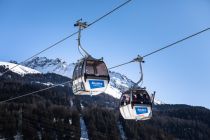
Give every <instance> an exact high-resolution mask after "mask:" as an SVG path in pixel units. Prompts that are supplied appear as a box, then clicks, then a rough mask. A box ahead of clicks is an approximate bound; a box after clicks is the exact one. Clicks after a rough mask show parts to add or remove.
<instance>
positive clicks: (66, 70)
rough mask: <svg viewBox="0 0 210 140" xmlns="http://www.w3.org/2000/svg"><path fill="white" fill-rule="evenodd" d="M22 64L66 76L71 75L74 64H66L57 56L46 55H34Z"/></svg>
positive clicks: (43, 71)
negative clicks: (49, 57)
mask: <svg viewBox="0 0 210 140" xmlns="http://www.w3.org/2000/svg"><path fill="white" fill-rule="evenodd" d="M23 65H24V66H26V67H29V68H32V69H35V70H38V71H40V72H42V73H56V74H59V75H63V76H66V77H71V76H72V73H73V70H74V67H75V64H73V63H71V64H68V63H67V62H65V61H62V60H61V59H59V58H56V59H48V58H46V57H36V58H34V59H32V60H30V61H28V62H25V63H23Z"/></svg>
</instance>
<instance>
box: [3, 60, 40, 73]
mask: <svg viewBox="0 0 210 140" xmlns="http://www.w3.org/2000/svg"><path fill="white" fill-rule="evenodd" d="M0 66H4V67H5V68H6V69H7V68H8V69H11V71H12V72H15V73H18V74H21V75H24V74H28V73H31V74H33V73H40V72H39V71H37V70H35V69H31V68H29V67H25V66H22V65H18V66H17V64H15V63H9V62H0Z"/></svg>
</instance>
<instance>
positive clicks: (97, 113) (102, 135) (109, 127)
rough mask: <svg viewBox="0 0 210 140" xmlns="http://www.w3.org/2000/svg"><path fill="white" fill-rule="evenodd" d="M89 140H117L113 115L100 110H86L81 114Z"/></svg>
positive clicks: (116, 129) (111, 112)
mask: <svg viewBox="0 0 210 140" xmlns="http://www.w3.org/2000/svg"><path fill="white" fill-rule="evenodd" d="M83 116H84V120H85V123H86V125H87V128H88V134H89V138H90V140H99V139H100V140H119V139H120V136H119V133H118V128H117V122H116V118H115V113H114V112H113V111H112V110H108V109H102V108H97V107H94V108H90V109H86V110H85V111H84V113H83Z"/></svg>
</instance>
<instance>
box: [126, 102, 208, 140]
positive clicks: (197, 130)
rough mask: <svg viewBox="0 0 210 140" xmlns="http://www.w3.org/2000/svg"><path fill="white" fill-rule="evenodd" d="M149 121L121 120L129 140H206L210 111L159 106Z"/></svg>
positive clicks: (200, 108) (182, 106)
mask: <svg viewBox="0 0 210 140" xmlns="http://www.w3.org/2000/svg"><path fill="white" fill-rule="evenodd" d="M155 108H156V109H155V111H154V115H153V118H152V119H151V120H148V121H142V122H135V121H126V120H122V122H123V126H124V129H125V131H126V135H127V137H128V138H129V139H140V138H141V139H144V140H153V139H154V140H156V139H157V140H158V139H159V140H164V139H184V140H208V139H209V137H210V125H209V119H208V118H210V117H209V115H210V111H209V110H208V109H205V108H202V107H191V106H186V105H159V106H156V107H155Z"/></svg>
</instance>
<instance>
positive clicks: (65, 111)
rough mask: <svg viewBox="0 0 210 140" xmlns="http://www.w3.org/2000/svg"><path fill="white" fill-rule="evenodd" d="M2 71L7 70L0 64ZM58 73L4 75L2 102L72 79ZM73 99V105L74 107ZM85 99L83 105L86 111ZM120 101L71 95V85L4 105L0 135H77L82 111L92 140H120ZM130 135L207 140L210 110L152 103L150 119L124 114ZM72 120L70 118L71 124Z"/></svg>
mask: <svg viewBox="0 0 210 140" xmlns="http://www.w3.org/2000/svg"><path fill="white" fill-rule="evenodd" d="M0 71H5V68H4V67H1V66H0ZM69 80H70V79H69V78H66V77H63V76H59V75H56V74H35V75H33V74H29V75H25V76H21V75H18V74H15V73H12V72H10V71H9V72H8V73H7V74H5V75H3V76H0V101H2V100H5V99H9V98H11V97H16V96H18V95H23V94H27V93H30V92H32V91H36V90H40V89H43V88H46V87H48V86H46V85H44V84H42V83H47V82H51V83H53V84H56V83H62V82H65V81H69ZM70 101H73V103H74V105H73V106H71V105H70V104H71V102H70ZM81 104H82V105H83V106H84V107H85V109H83V110H82V108H81ZM117 106H118V100H116V99H114V98H113V97H111V96H109V95H106V94H101V95H98V96H92V97H91V96H73V93H72V89H71V86H70V84H67V85H65V86H59V87H56V88H53V89H50V90H46V91H42V92H40V93H37V94H34V95H30V96H27V97H24V98H20V99H18V100H13V101H10V102H7V103H1V104H0V139H1V138H9V139H13V136H15V135H17V133H20V134H22V135H23V139H24V140H28V139H30V140H38V139H39V137H40V136H41V138H42V139H43V140H51V139H52V140H54V139H58V140H63V139H64V140H65V139H66V140H69V139H72V140H79V139H80V122H79V121H80V120H79V118H80V116H79V114H81V113H82V114H83V116H84V120H85V123H86V125H87V129H88V134H89V139H90V140H119V139H120V134H119V130H118V127H117V121H118V119H119V118H118V117H116V116H117V115H118V113H119V112H118V109H117V111H116V110H115V109H116V107H117ZM120 121H121V123H122V125H123V127H124V128H123V129H124V131H125V134H126V136H127V138H128V140H139V139H141V140H173V139H176V140H177V139H180V140H208V139H209V138H210V110H209V109H206V108H203V107H192V106H187V105H158V106H154V112H153V118H152V119H151V120H148V121H140V122H136V121H135V120H134V121H128V120H123V119H120ZM69 122H72V123H71V124H70V123H69Z"/></svg>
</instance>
